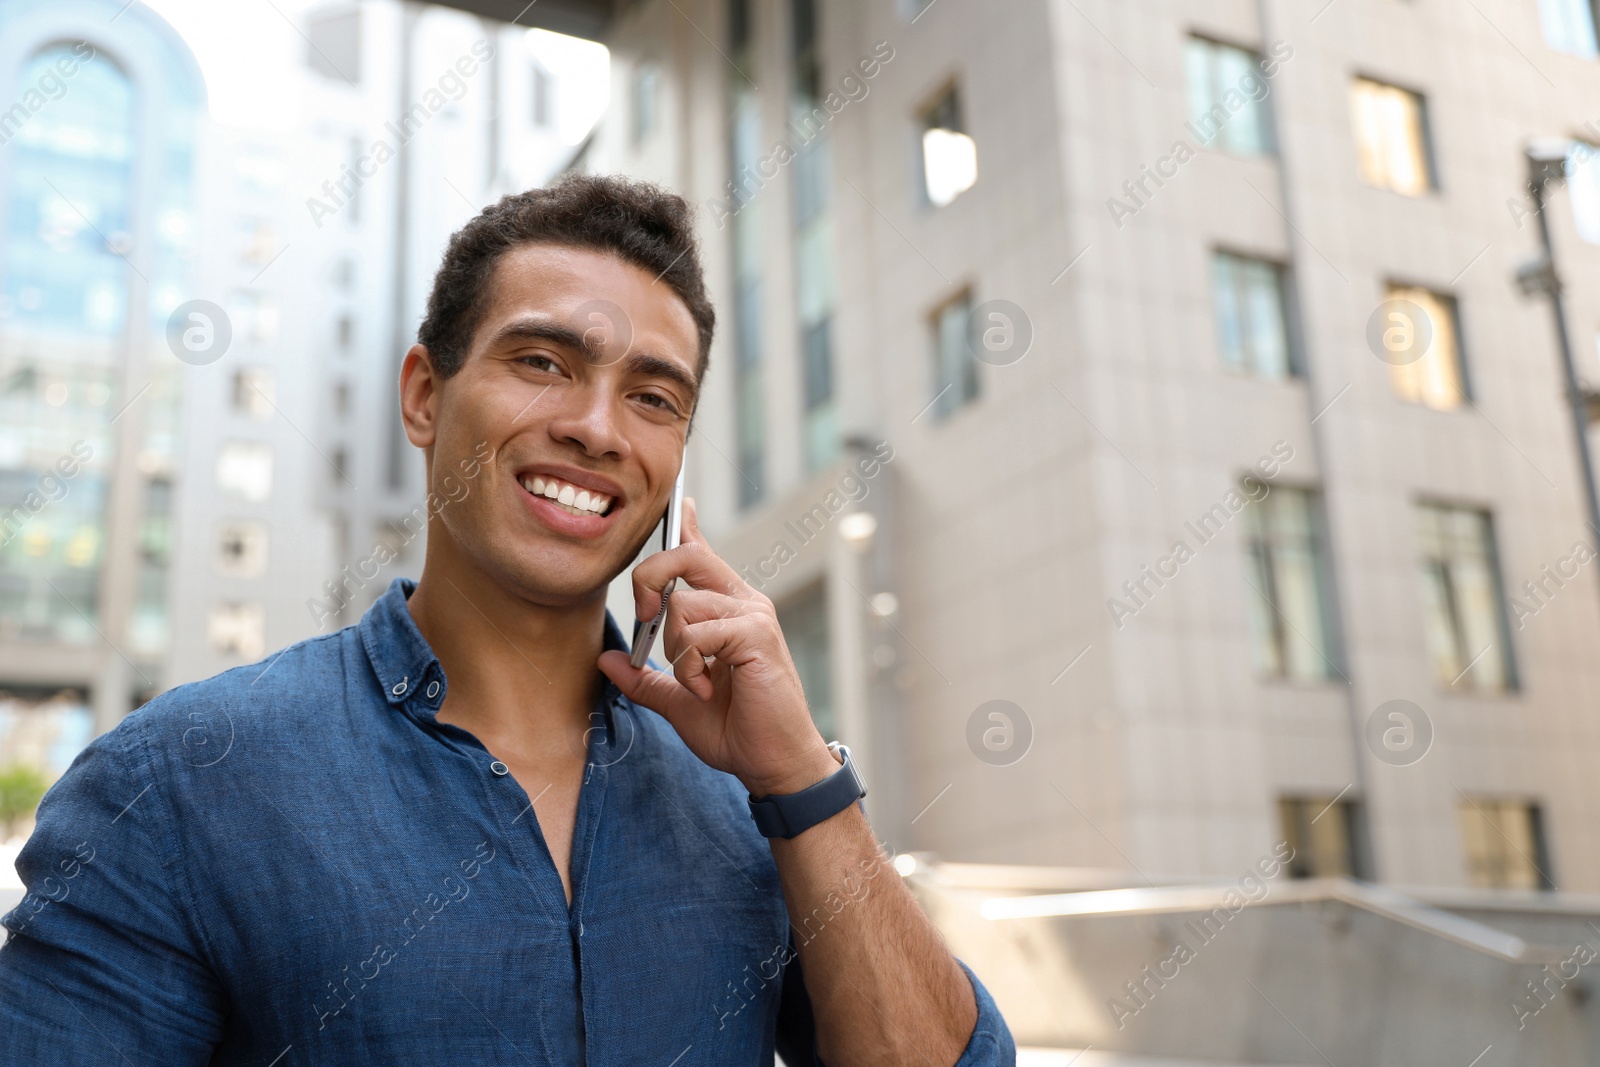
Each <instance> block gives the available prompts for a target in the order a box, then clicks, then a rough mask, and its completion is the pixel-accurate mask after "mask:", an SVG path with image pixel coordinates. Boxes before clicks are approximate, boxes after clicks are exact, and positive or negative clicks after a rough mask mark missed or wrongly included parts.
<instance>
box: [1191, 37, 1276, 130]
mask: <svg viewBox="0 0 1600 1067" xmlns="http://www.w3.org/2000/svg"><path fill="white" fill-rule="evenodd" d="M1260 62H1261V57H1260V56H1258V55H1256V54H1255V53H1254V52H1247V51H1245V50H1244V49H1243V48H1234V47H1233V46H1232V45H1226V44H1218V43H1217V42H1216V41H1208V40H1206V39H1205V38H1203V37H1191V38H1189V44H1188V48H1187V49H1186V51H1185V53H1184V77H1185V80H1186V81H1187V82H1188V91H1189V131H1190V132H1191V133H1193V134H1194V135H1195V136H1196V137H1197V138H1199V140H1200V143H1201V144H1204V145H1214V146H1216V147H1217V148H1221V149H1222V150H1224V151H1227V152H1233V153H1235V154H1237V155H1241V156H1264V155H1270V154H1271V153H1272V151H1273V144H1272V112H1271V109H1270V108H1269V107H1268V105H1267V92H1268V85H1267V80H1266V79H1265V78H1263V77H1262V76H1261V67H1260Z"/></svg>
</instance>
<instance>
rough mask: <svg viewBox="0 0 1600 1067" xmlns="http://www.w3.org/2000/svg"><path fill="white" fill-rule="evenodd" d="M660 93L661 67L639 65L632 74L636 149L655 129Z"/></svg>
mask: <svg viewBox="0 0 1600 1067" xmlns="http://www.w3.org/2000/svg"><path fill="white" fill-rule="evenodd" d="M660 91H661V67H660V65H658V64H657V63H655V62H652V61H648V60H647V61H646V62H643V63H640V64H639V66H638V67H637V68H635V69H634V72H633V144H634V147H638V146H639V145H641V144H643V143H644V141H645V138H647V137H649V136H650V131H652V130H654V129H655V128H656V97H657V96H658V95H659V93H660Z"/></svg>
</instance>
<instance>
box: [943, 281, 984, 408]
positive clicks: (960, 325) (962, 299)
mask: <svg viewBox="0 0 1600 1067" xmlns="http://www.w3.org/2000/svg"><path fill="white" fill-rule="evenodd" d="M972 329H973V323H972V294H971V293H963V294H962V295H961V296H959V297H957V298H956V299H955V300H952V301H950V302H949V303H948V304H946V305H945V306H944V307H942V308H940V309H939V310H938V312H936V313H935V314H934V316H933V413H934V417H935V418H941V419H942V418H944V417H945V416H946V415H949V414H950V413H951V412H953V411H955V410H956V409H957V408H959V407H961V406H962V405H963V404H967V403H970V402H971V401H973V400H975V399H977V396H978V361H977V359H976V358H974V356H973V353H972Z"/></svg>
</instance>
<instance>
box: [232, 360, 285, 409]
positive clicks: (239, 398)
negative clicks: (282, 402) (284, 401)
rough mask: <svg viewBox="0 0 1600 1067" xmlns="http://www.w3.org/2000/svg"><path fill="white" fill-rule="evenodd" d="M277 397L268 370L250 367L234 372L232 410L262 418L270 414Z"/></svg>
mask: <svg viewBox="0 0 1600 1067" xmlns="http://www.w3.org/2000/svg"><path fill="white" fill-rule="evenodd" d="M277 399H278V395H277V387H276V385H275V384H274V379H273V377H272V372H271V371H270V370H267V369H266V368H264V367H250V368H246V369H245V370H241V371H236V372H234V375H233V410H235V411H237V412H238V413H239V414H241V415H248V416H250V417H251V418H253V419H264V418H266V417H267V416H269V415H271V414H272V410H273V407H272V406H273V404H275V403H276V402H277Z"/></svg>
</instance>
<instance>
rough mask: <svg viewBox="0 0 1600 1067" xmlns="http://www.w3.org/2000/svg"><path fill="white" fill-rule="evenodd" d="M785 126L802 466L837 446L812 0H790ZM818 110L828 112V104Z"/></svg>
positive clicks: (825, 180) (829, 241)
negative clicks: (794, 134) (793, 141)
mask: <svg viewBox="0 0 1600 1067" xmlns="http://www.w3.org/2000/svg"><path fill="white" fill-rule="evenodd" d="M790 14H791V15H792V19H791V24H790V33H791V36H790V46H791V52H790V67H791V71H790V73H791V77H790V97H789V111H790V122H789V125H790V128H791V130H794V131H806V132H807V134H808V136H803V137H799V138H798V139H799V140H800V142H801V143H800V145H799V147H798V151H797V152H796V154H795V161H794V172H793V174H794V177H793V185H792V188H793V190H794V258H795V285H796V288H797V290H798V291H797V292H796V294H795V308H796V311H797V312H798V315H799V320H800V321H799V326H800V378H801V397H802V400H803V403H804V415H803V418H804V424H805V425H804V429H805V442H804V444H805V462H806V470H807V471H814V470H817V469H819V468H821V467H824V466H826V465H827V464H828V463H830V462H832V460H833V458H834V456H836V455H838V452H839V411H838V404H837V402H836V401H835V399H834V395H833V387H834V378H833V307H834V272H833V211H832V206H833V205H832V203H831V199H832V197H831V191H830V188H829V182H830V180H831V175H832V170H833V164H832V159H833V148H832V139H831V134H830V133H829V132H828V130H827V129H826V127H822V128H820V129H818V131H817V132H816V133H814V134H810V131H811V130H812V129H813V128H814V127H813V125H811V124H812V123H813V122H814V121H815V116H816V115H817V112H818V110H819V108H821V105H822V95H823V94H822V66H821V59H820V56H819V55H818V49H817V15H818V9H817V3H816V0H791V6H790ZM823 114H827V112H826V111H824V112H823Z"/></svg>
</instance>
